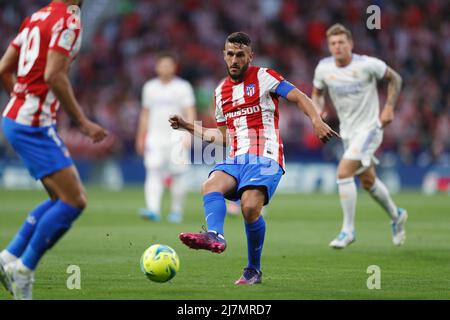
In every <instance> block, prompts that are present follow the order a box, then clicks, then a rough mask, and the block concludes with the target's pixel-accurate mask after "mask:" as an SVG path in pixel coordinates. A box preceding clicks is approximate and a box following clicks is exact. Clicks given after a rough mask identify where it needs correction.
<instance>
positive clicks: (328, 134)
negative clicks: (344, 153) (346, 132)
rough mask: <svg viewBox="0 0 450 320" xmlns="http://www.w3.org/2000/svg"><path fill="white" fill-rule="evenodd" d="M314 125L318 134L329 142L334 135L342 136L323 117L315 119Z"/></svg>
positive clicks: (324, 141) (322, 139) (323, 140)
mask: <svg viewBox="0 0 450 320" xmlns="http://www.w3.org/2000/svg"><path fill="white" fill-rule="evenodd" d="M313 127H314V132H315V134H316V136H317V137H318V138H319V139H320V140H321V141H322V142H323V143H327V142H328V141H329V140H330V139H331V138H332V137H338V138H340V136H339V134H338V133H337V132H336V131H334V130H333V129H331V128H330V126H329V125H327V124H326V123H325V122H323V121H322V119H321V118H317V119H315V120H313Z"/></svg>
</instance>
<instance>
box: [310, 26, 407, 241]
mask: <svg viewBox="0 0 450 320" xmlns="http://www.w3.org/2000/svg"><path fill="white" fill-rule="evenodd" d="M327 38H328V46H329V49H330V52H331V54H332V56H331V57H328V58H325V59H322V60H321V61H320V62H319V64H318V66H317V68H316V70H315V74H314V89H313V94H312V99H313V101H314V102H315V105H316V106H319V108H320V110H318V111H319V112H321V111H322V110H323V107H324V93H325V90H326V89H327V90H328V93H329V95H330V97H331V100H332V102H333V104H334V106H335V108H336V111H337V114H338V117H339V120H340V135H341V137H342V141H343V143H344V149H345V152H344V155H343V157H342V159H341V161H340V163H339V167H338V172H337V183H338V190H339V195H340V198H341V206H342V211H343V216H344V219H343V224H342V229H341V232H340V233H339V234H338V236H337V237H336V238H335V239H334V240H333V241H331V242H330V247H332V248H335V249H342V248H345V247H346V246H348V245H349V244H351V243H352V242H354V241H355V208H356V197H357V190H356V184H355V179H354V176H358V177H359V179H360V181H361V185H362V187H363V188H364V189H366V190H367V191H368V192H369V194H370V195H371V196H372V197H373V198H374V199H375V200H376V201H377V202H378V203H379V204H380V205H381V206H382V207H383V209H384V210H385V211H386V212H387V213H388V215H389V217H390V218H391V221H392V224H391V225H392V240H393V243H394V244H395V245H402V244H403V242H404V241H405V222H406V219H407V216H408V214H407V212H406V210H405V209H402V208H398V207H397V206H396V204H395V203H394V201H393V200H392V198H391V196H390V194H389V191H388V189H387V188H386V186H385V185H384V184H383V182H382V181H381V180H380V179H378V178H377V176H376V173H375V167H374V165H375V164H377V163H378V160H377V159H376V158H375V156H374V154H375V151H376V150H377V149H378V147H379V146H380V145H381V142H382V140H383V128H384V127H385V126H386V125H388V124H389V123H390V122H392V120H393V118H394V106H395V103H396V101H397V98H398V95H399V93H400V89H401V85H402V78H401V77H400V75H399V74H398V73H397V72H395V71H394V70H393V69H392V68H390V67H388V66H387V65H386V63H384V62H383V61H381V60H380V59H377V58H373V57H369V56H363V55H358V54H352V49H353V41H352V35H351V33H350V31H349V30H348V29H347V28H345V27H344V26H343V25H341V24H336V25H334V26H332V27H330V28H329V29H328V31H327ZM383 78H384V79H386V80H387V81H388V83H389V85H388V94H387V100H386V104H385V106H384V108H383V111H382V112H381V114H380V105H379V101H378V92H377V81H378V80H381V79H383Z"/></svg>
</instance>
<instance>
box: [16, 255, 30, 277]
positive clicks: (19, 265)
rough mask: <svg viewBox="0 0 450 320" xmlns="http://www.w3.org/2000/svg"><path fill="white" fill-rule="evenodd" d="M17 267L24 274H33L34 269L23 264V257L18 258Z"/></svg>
mask: <svg viewBox="0 0 450 320" xmlns="http://www.w3.org/2000/svg"><path fill="white" fill-rule="evenodd" d="M15 268H16V269H17V270H18V271H19V272H20V273H21V274H23V275H26V276H28V275H32V274H33V272H34V270H31V269H30V268H28V267H27V266H26V265H24V264H23V262H22V259H19V260H17V263H16V265H15Z"/></svg>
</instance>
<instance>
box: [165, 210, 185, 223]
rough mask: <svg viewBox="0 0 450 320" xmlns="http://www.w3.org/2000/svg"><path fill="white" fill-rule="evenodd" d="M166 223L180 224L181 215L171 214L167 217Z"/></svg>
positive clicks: (177, 213)
mask: <svg viewBox="0 0 450 320" xmlns="http://www.w3.org/2000/svg"><path fill="white" fill-rule="evenodd" d="M167 221H169V222H171V223H181V221H183V215H182V214H181V213H179V212H171V213H170V214H169V215H168V216H167Z"/></svg>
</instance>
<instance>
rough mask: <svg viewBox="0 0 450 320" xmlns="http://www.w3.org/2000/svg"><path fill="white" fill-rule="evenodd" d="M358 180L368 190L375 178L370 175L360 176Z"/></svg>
mask: <svg viewBox="0 0 450 320" xmlns="http://www.w3.org/2000/svg"><path fill="white" fill-rule="evenodd" d="M360 181H361V186H362V187H363V188H364V189H366V190H370V189H371V188H372V186H373V184H374V183H375V179H374V178H372V177H364V178H360Z"/></svg>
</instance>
